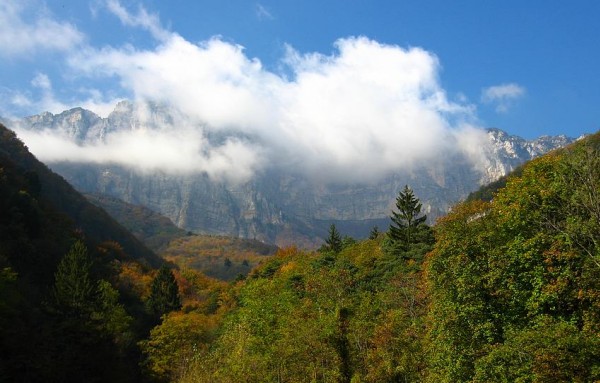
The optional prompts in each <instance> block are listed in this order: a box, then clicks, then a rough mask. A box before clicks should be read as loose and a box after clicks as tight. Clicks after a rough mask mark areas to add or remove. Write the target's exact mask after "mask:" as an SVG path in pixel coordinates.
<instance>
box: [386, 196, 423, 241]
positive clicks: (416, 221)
mask: <svg viewBox="0 0 600 383" xmlns="http://www.w3.org/2000/svg"><path fill="white" fill-rule="evenodd" d="M422 206H423V205H422V204H421V202H420V201H419V199H418V198H417V197H415V194H414V193H413V191H412V189H411V188H409V187H408V185H406V186H404V190H402V191H401V192H400V193H399V194H398V197H397V198H396V208H397V209H398V212H395V211H392V216H391V217H390V218H391V220H392V223H391V224H390V230H389V232H388V236H389V237H390V239H391V240H392V242H395V243H397V244H400V245H401V246H402V247H404V248H405V249H408V247H409V246H410V245H411V244H412V243H415V239H416V236H415V234H416V233H417V230H418V228H419V226H420V225H422V224H423V223H425V220H426V219H427V216H426V215H422V216H420V214H421V207H422Z"/></svg>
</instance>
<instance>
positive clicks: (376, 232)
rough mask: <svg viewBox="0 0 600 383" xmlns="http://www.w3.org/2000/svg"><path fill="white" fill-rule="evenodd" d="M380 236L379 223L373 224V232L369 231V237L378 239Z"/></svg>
mask: <svg viewBox="0 0 600 383" xmlns="http://www.w3.org/2000/svg"><path fill="white" fill-rule="evenodd" d="M377 237H379V227H377V225H375V226H373V228H372V229H371V232H370V233H369V239H377Z"/></svg>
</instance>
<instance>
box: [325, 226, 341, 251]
mask: <svg viewBox="0 0 600 383" xmlns="http://www.w3.org/2000/svg"><path fill="white" fill-rule="evenodd" d="M325 243H326V244H327V248H328V249H329V250H331V251H333V252H334V253H336V254H337V253H339V252H340V251H342V237H341V236H340V233H339V231H338V230H337V228H336V227H335V225H334V224H333V223H332V224H331V226H329V235H328V237H327V239H326V240H325Z"/></svg>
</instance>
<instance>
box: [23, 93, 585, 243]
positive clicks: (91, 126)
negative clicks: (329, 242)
mask: <svg viewBox="0 0 600 383" xmlns="http://www.w3.org/2000/svg"><path fill="white" fill-rule="evenodd" d="M178 121H180V116H177V115H176V114H174V112H173V111H172V110H168V109H167V108H164V107H161V106H160V105H153V104H145V105H138V104H132V103H129V102H126V101H124V102H120V103H119V104H117V106H116V108H115V110H114V111H113V112H112V113H111V114H110V115H109V116H108V117H107V118H100V117H99V116H97V115H95V114H94V113H92V112H90V111H87V110H84V109H81V108H75V109H71V110H68V111H65V112H63V113H60V114H57V115H53V114H51V113H42V114H40V115H36V116H31V117H27V118H25V119H23V120H21V121H16V122H12V124H11V125H13V126H18V127H19V128H21V129H29V130H52V131H55V132H56V134H60V135H62V136H64V137H69V138H70V139H71V140H73V141H74V142H76V143H94V142H102V141H103V140H105V139H106V137H107V135H110V134H111V133H113V132H120V131H126V130H135V129H151V128H159V127H160V126H161V125H162V124H171V125H173V124H177V123H178ZM487 138H488V140H489V145H488V146H487V148H486V150H485V159H484V161H482V164H481V165H480V166H479V167H477V166H474V165H473V163H472V162H470V161H468V160H467V159H466V158H463V157H461V156H460V155H454V156H453V157H450V158H443V159H438V160H435V161H429V162H427V163H423V164H422V165H420V166H419V167H413V168H412V169H405V170H402V169H400V170H398V171H397V172H396V173H395V174H393V175H390V176H388V177H387V178H385V179H384V180H382V181H380V182H378V183H376V184H373V183H371V184H344V185H339V184H338V185H331V184H327V183H323V182H317V181H314V180H310V179H307V178H306V177H303V176H302V175H300V174H295V173H292V172H287V171H283V170H281V169H267V170H265V171H264V172H261V173H258V174H256V175H255V176H254V177H253V178H252V179H251V180H249V181H246V182H243V183H241V184H235V183H231V182H220V181H215V180H212V179H210V178H209V177H208V176H207V175H206V174H202V173H185V174H183V173H182V174H171V173H167V172H164V171H139V170H133V169H130V168H126V167H124V166H119V165H111V164H93V163H73V162H61V163H50V164H48V165H49V166H50V167H51V168H52V169H53V170H54V171H56V172H57V173H59V174H61V175H62V176H63V177H64V178H66V179H67V181H69V182H70V183H71V184H72V185H74V186H75V188H77V189H78V190H79V191H82V192H84V193H93V194H106V195H109V196H113V197H116V198H119V199H122V200H124V201H126V202H129V203H133V204H139V205H144V206H146V207H148V208H150V209H152V210H155V211H157V212H159V213H161V214H163V215H165V216H167V217H169V218H170V219H171V220H172V221H173V222H174V223H175V224H176V225H177V226H179V227H181V228H184V229H186V230H191V231H194V232H198V233H207V234H225V235H232V236H238V237H243V238H254V239H258V240H261V241H264V242H270V243H275V244H277V245H288V244H292V243H295V244H300V245H301V246H307V247H311V246H315V245H318V244H319V243H320V242H321V241H322V238H323V237H324V236H325V235H326V233H327V228H328V226H329V224H331V223H332V222H333V223H335V224H336V225H338V227H339V228H340V231H341V232H342V233H343V234H348V235H352V236H358V237H361V236H362V237H364V236H367V235H368V232H369V230H370V229H371V228H372V227H373V226H374V225H378V226H379V228H380V229H381V230H387V226H388V225H389V218H388V217H389V215H390V212H391V210H392V208H393V206H394V203H395V198H396V196H397V195H398V192H399V191H400V190H401V189H402V188H403V187H404V185H406V184H408V185H410V186H411V188H413V189H414V191H415V194H416V195H417V196H418V197H419V198H420V199H421V201H422V202H423V207H424V210H425V212H426V213H427V214H428V216H429V219H430V221H433V220H435V218H436V217H438V216H440V215H442V214H444V213H446V212H447V211H448V209H449V208H450V207H451V206H452V205H453V204H455V203H457V202H459V201H460V200H462V199H463V198H465V197H466V196H467V195H468V194H469V193H470V192H472V191H474V190H476V189H477V188H478V187H479V186H481V185H483V184H486V183H489V182H492V181H494V180H496V179H498V178H499V177H501V176H503V175H505V174H507V173H508V172H510V171H511V170H513V169H514V168H515V167H516V166H518V165H519V164H521V163H523V162H525V161H528V160H530V159H532V158H534V157H536V156H539V155H541V154H544V153H546V152H548V151H550V150H552V149H555V148H559V147H562V146H565V145H567V144H569V143H571V142H573V141H574V140H573V139H571V138H568V137H565V136H557V137H548V136H544V137H540V138H538V139H536V140H532V141H527V140H525V139H523V138H520V137H516V136H511V135H508V134H507V133H505V132H503V131H502V130H499V129H489V130H488V131H487Z"/></svg>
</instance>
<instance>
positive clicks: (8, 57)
mask: <svg viewBox="0 0 600 383" xmlns="http://www.w3.org/2000/svg"><path fill="white" fill-rule="evenodd" d="M599 20H600V2H597V1H592V0H590V1H583V0H574V1H568V2H567V1H555V0H550V1H548V0H547V1H542V0H539V1H538V0H532V1H480V0H477V1H476V0H473V1H454V2H451V1H442V0H436V1H434V0H429V1H428V0H424V1H423V0H414V1H400V0H398V1H366V0H357V1H341V0H332V1H328V0H321V1H313V0H302V1H301V0H294V1H289V0H279V1H261V2H255V1H241V0H233V1H223V0H212V1H182V0H173V1H168V2H167V1H158V0H148V1H133V0H122V1H120V2H119V1H117V0H91V1H85V0H60V1H59V0H51V1H50V0H48V1H39V0H23V1H21V0H19V1H17V0H8V1H3V2H2V4H1V5H0V115H2V116H8V117H22V116H25V115H30V114H37V113H40V112H42V111H44V110H50V111H52V112H55V113H56V112H60V111H61V110H63V109H67V108H71V107H75V106H84V107H88V108H91V109H93V110H95V111H96V112H98V113H100V114H104V115H105V114H106V113H107V112H108V111H110V110H111V109H112V106H113V105H114V103H115V102H116V101H118V100H119V99H123V98H153V97H159V98H160V97H161V96H162V95H164V94H170V93H169V92H170V90H171V89H173V94H174V95H173V97H170V98H169V99H168V101H170V102H173V103H175V104H177V103H181V100H180V99H178V98H177V95H176V93H177V94H184V95H186V94H187V96H189V97H190V98H197V99H199V100H202V99H203V98H202V97H204V96H205V95H204V96H203V95H198V94H197V93H194V92H197V89H201V88H202V87H203V86H204V83H203V79H206V78H208V77H207V76H210V75H212V74H215V72H214V71H213V72H211V70H213V69H214V68H213V66H215V65H218V63H219V61H218V60H225V61H227V60H231V61H228V62H223V66H227V65H234V66H235V65H237V64H239V66H238V67H235V68H233V67H232V68H231V71H232V72H231V73H238V72H239V71H240V70H241V71H242V72H243V73H244V76H243V79H244V80H243V81H248V83H250V84H255V85H249V87H248V88H244V92H243V93H244V94H243V95H241V96H239V97H241V99H240V100H241V101H240V100H238V99H236V98H235V97H237V96H233V99H235V100H237V103H236V104H235V105H234V106H233V107H237V105H242V104H243V103H244V102H246V101H248V100H247V98H246V97H249V98H251V97H257V98H261V97H267V98H279V96H280V94H279V93H277V92H278V91H273V90H272V89H273V87H270V88H263V87H261V86H258V85H256V84H258V83H260V84H264V83H269V81H271V80H269V79H272V78H273V77H274V78H275V80H276V82H277V83H281V82H284V83H286V84H287V85H290V84H294V85H295V81H296V80H297V77H299V75H300V74H302V73H304V72H303V71H306V70H308V71H309V72H310V70H313V71H314V72H315V73H333V75H332V76H343V74H340V73H342V72H336V71H332V72H327V70H325V69H323V68H326V67H327V63H329V64H331V63H332V62H337V64H340V63H342V64H343V60H338V61H339V62H338V61H336V59H339V58H341V57H342V56H344V54H343V53H342V50H343V49H344V48H343V47H347V52H350V49H355V51H356V52H365V53H364V54H372V55H373V57H377V55H378V54H379V52H380V51H382V50H385V49H388V48H389V49H391V50H394V49H396V50H397V51H398V52H404V53H406V54H412V53H415V56H416V53H418V52H421V53H424V54H425V56H426V57H425V59H423V58H416V57H413V58H414V60H413V61H411V63H412V64H411V65H414V66H416V67H418V66H419V65H421V64H420V61H419V60H421V59H423V60H424V61H423V62H422V65H423V66H424V74H423V75H422V76H421V77H419V78H418V79H417V80H415V81H417V83H418V84H417V88H418V89H421V88H423V87H425V88H427V89H428V90H427V91H426V93H427V94H428V95H429V96H423V95H420V96H418V97H417V98H418V100H420V101H423V100H424V99H425V98H428V97H430V94H431V93H436V94H437V93H441V94H443V98H444V99H443V100H442V101H443V102H442V103H443V104H449V105H450V106H449V109H452V110H451V111H448V110H447V109H445V108H446V106H443V107H439V106H436V107H435V108H434V109H435V110H436V113H438V115H439V116H442V117H441V118H442V119H444V123H445V124H449V125H454V124H458V122H456V121H459V120H460V121H461V123H464V122H465V121H466V122H467V123H468V124H470V125H474V126H478V127H498V128H501V129H504V130H506V131H508V132H509V133H512V134H517V135H521V136H524V137H526V138H533V137H537V136H539V135H543V134H567V135H570V136H578V135H580V134H582V133H586V132H594V131H596V130H598V128H599V127H600V107H599V106H600V92H599V91H598V90H599V89H600V76H598V70H599V68H600V38H598V36H600V21H599ZM177 39H178V40H179V41H180V42H183V43H185V44H184V45H186V44H187V45H186V46H187V48H185V47H183V45H180V46H181V47H183V48H182V51H178V52H179V53H177V54H175V53H174V54H173V55H170V56H169V55H166V54H165V55H161V54H158V52H162V53H165V51H168V49H163V50H162V51H161V49H162V48H165V46H168V45H169V44H170V43H172V42H173V41H175V40H177ZM361 39H362V40H361ZM349 46H352V47H353V48H348V47H349ZM367 46H369V47H371V48H373V50H369V49H366V47H367ZM161 47H162V48H161ZM190 47H192V48H194V47H196V48H197V49H196V50H195V52H196V51H198V50H200V51H202V50H203V49H204V51H203V52H204V53H206V55H205V56H207V57H208V58H207V60H209V61H210V62H211V63H212V64H211V65H212V66H210V65H209V66H208V67H207V68H204V67H203V64H202V60H203V58H202V57H204V56H202V55H200V56H198V57H196V58H195V60H198V61H195V64H193V65H190V66H189V67H182V68H179V69H177V70H176V71H175V73H169V74H168V75H165V76H164V77H165V79H166V80H164V81H165V83H164V84H162V85H161V84H157V88H156V89H150V88H151V87H150V85H149V84H148V83H149V82H152V81H149V79H152V78H153V77H152V76H154V78H157V73H158V77H160V80H159V79H157V82H159V81H162V80H163V78H162V77H163V76H162V73H163V72H161V71H160V70H161V69H160V68H163V70H164V71H167V72H168V71H169V69H165V68H168V65H169V63H174V62H175V63H176V62H179V60H184V61H185V60H186V54H185V51H186V49H188V48H190ZM234 47H237V48H239V51H235V52H233V53H232V52H229V54H222V55H220V54H219V53H218V52H219V49H224V50H227V49H233V48H234ZM241 47H243V49H242V48H241ZM362 48H365V49H362ZM234 50H235V49H234ZM169 52H171V53H173V52H174V51H169ZM368 52H371V53H368ZM153 54H154V55H153ZM167 56H168V57H167ZM150 57H151V58H150ZM351 57H355V58H356V57H359V53H356V55H354V56H353V55H351V54H350V53H348V60H351ZM386 57H387V56H386V55H385V54H383V53H382V55H381V58H377V60H379V59H381V60H385V59H386ZM311 58H312V60H313V61H311ZM144 59H148V60H154V61H153V62H155V63H156V67H154V68H152V70H151V71H150V72H149V73H145V74H143V73H141V72H140V71H141V70H140V71H138V72H136V73H134V72H135V71H134V70H132V69H131V67H132V66H138V67H141V66H144V65H145V64H144V61H143V60H144ZM163 59H164V60H163ZM111 60H112V61H111ZM161 60H163V61H162V62H160V63H159V61H161ZM236 60H241V61H240V62H239V63H238V62H237V61H236ZM357 60H359V61H360V60H362V59H361V58H358V59H357ZM411 60H412V59H411ZM432 60H433V61H432ZM392 61H393V60H392ZM315 62H318V64H315ZM236 63H237V64H236ZM337 64H335V65H337ZM342 64H340V65H342ZM252 65H255V66H256V65H259V67H260V68H258V69H257V68H256V67H252ZM331 65H334V64H331ZM344 65H346V64H344ZM351 65H354V64H351ZM369 65H370V64H369ZM402 65H403V64H399V66H398V67H396V68H388V67H386V66H384V67H382V69H381V71H385V70H389V71H390V75H389V81H390V82H394V81H404V80H403V79H404V78H403V77H402V76H400V77H398V76H396V74H395V73H394V71H402V70H404V69H402V68H403V67H402ZM198 66H200V67H203V68H204V69H203V70H205V71H206V72H205V73H204V74H203V75H199V76H195V75H194V68H196V67H198ZM251 67H252V68H251ZM211 68H213V69H211ZM240 68H242V69H240ZM244 68H245V69H244ZM306 68H311V69H306ZM369 68H370V70H375V71H379V68H378V67H377V66H372V67H369ZM411 68H412V67H411ZM413 69H414V68H413ZM214 70H216V71H217V72H219V70H220V69H219V70H217V69H214ZM177 71H179V73H177ZM219 73H220V74H216V75H223V73H221V72H219ZM231 73H229V72H227V73H225V74H224V75H223V76H225V77H227V78H228V79H229V78H230V77H228V76H231ZM352 73H354V76H362V74H360V73H362V72H352ZM357 73H359V74H358V75H357ZM386 73H387V72H386ZM383 74H385V73H383V72H382V75H383ZM177 75H180V76H184V77H185V76H187V77H189V78H193V79H194V81H190V84H189V85H190V86H191V87H193V88H194V89H196V90H194V91H192V90H189V92H191V93H187V92H188V89H187V88H185V87H184V86H183V85H182V81H183V82H185V80H181V79H171V77H173V76H177ZM365 76H366V75H365ZM365 78H366V77H365ZM355 79H356V77H352V75H350V77H348V78H344V79H343V80H342V81H354V80H355ZM361 79H362V77H361ZM227 81H229V80H227ZM378 81H379V80H378ZM431 82H433V84H432V83H431ZM234 83H235V84H234V85H235V86H237V85H238V84H239V81H238V80H235V81H234ZM213 85H214V84H213ZM229 85H231V84H229ZM380 85H381V84H379V85H378V86H380ZM215 86H216V88H211V87H207V89H210V90H211V91H213V92H215V93H218V92H219V89H221V88H219V87H218V86H217V85H215ZM178 87H181V88H178ZM316 87H317V88H318V86H317V85H316ZM303 89H304V90H303V91H302V92H300V93H302V94H306V97H311V93H310V92H309V91H308V90H306V89H307V88H306V89H305V88H303ZM370 89H371V88H369V82H368V81H367V80H365V81H363V83H362V87H359V88H356V89H355V90H356V91H357V92H360V93H361V94H369V92H370ZM373 89H375V90H377V89H379V88H377V87H375V88H373ZM411 89H413V88H410V87H409V89H408V90H407V88H406V87H405V86H399V87H397V88H394V89H393V92H394V93H393V94H394V95H395V96H394V97H396V95H397V94H398V93H402V92H404V91H407V92H410V91H411ZM375 90H374V92H375ZM283 92H284V93H285V94H287V93H286V92H288V91H283ZM316 92H317V93H318V89H316ZM377 92H378V91H377ZM246 93H251V94H249V95H248V94H246ZM263 93H268V96H264V95H263ZM288 93H289V92H288ZM236 94H237V93H236ZM285 94H284V95H282V96H281V98H282V99H285V97H286V96H285ZM166 97H167V98H168V96H166ZM207 97H209V98H210V95H208V96H207ZM297 97H300V96H297ZM226 99H227V100H231V99H232V97H231V95H228V97H227V98H226ZM331 99H335V97H333V96H332V98H331ZM331 99H330V100H331ZM216 100H219V98H218V97H216ZM163 101H164V100H163ZM296 101H297V102H296V103H295V104H294V105H296V104H298V103H301V102H300V101H298V100H296ZM184 102H187V101H185V100H184ZM253 102H255V101H254V100H249V101H248V105H247V106H244V105H245V104H243V105H242V106H241V107H240V110H235V111H234V113H239V114H240V116H242V117H240V118H239V119H231V120H229V119H227V118H225V117H223V116H217V115H212V114H210V113H212V111H211V110H209V111H208V112H207V113H209V114H210V115H207V116H204V115H202V114H200V115H198V116H197V117H198V118H200V119H202V120H203V121H209V123H212V124H216V125H218V124H219V123H222V124H225V125H229V126H231V125H235V124H237V123H239V121H242V120H243V116H244V113H250V114H251V113H253V111H254V110H256V108H254V106H253V104H252V103H253ZM273 102H275V101H273ZM427 102H429V101H427ZM277 104H278V105H279V104H280V102H279V101H277ZM383 104H386V105H388V104H389V105H391V106H389V107H390V108H391V109H394V105H393V103H392V102H391V101H390V100H388V99H383V100H381V102H380V103H379V104H378V106H377V107H375V108H370V109H369V108H367V110H365V112H364V113H365V118H368V113H369V112H372V113H380V112H384V113H385V112H386V110H387V109H385V108H383V107H381V108H380V107H379V106H380V105H383ZM348 105H353V104H351V103H350V104H343V105H342V107H343V106H346V107H347V106H348ZM210 107H211V108H212V109H213V110H214V109H215V108H218V107H217V106H215V105H210ZM226 107H229V106H227V105H226ZM335 107H336V106H335V105H332V106H331V108H335ZM188 108H189V109H190V110H191V109H193V110H196V109H202V107H198V108H197V107H196V106H195V105H188ZM265 108H266V109H269V108H273V106H272V104H269V106H268V107H265ZM284 108H286V109H289V108H290V107H289V106H288V105H285V106H284ZM184 109H185V107H184ZM208 109H209V108H208V107H207V110H208ZM259 109H260V108H259ZM457 109H460V111H459V112H456V110H457ZM299 110H305V111H306V112H307V113H309V112H310V111H311V110H313V109H311V108H306V109H299ZM359 117H361V118H362V115H361V116H359ZM248 118H249V120H251V121H254V122H255V123H256V124H259V123H262V122H264V121H267V120H269V121H270V120H271V119H274V118H276V117H272V116H265V115H260V116H252V117H248ZM411 121H412V120H408V121H407V123H411ZM267 124H268V123H267ZM451 129H453V127H451Z"/></svg>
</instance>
